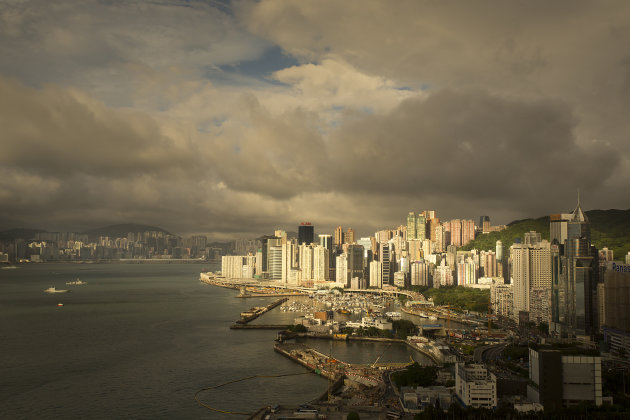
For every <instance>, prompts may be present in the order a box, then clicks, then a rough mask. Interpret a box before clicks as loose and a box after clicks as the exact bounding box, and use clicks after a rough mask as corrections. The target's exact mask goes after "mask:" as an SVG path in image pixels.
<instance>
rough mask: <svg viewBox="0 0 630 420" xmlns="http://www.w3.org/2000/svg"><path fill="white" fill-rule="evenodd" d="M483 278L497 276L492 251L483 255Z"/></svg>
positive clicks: (495, 259) (494, 256)
mask: <svg viewBox="0 0 630 420" xmlns="http://www.w3.org/2000/svg"><path fill="white" fill-rule="evenodd" d="M481 265H482V267H483V276H484V277H496V276H497V257H496V254H495V253H494V252H492V251H486V252H485V253H483V263H482V264H481Z"/></svg>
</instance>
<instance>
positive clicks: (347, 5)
mask: <svg viewBox="0 0 630 420" xmlns="http://www.w3.org/2000/svg"><path fill="white" fill-rule="evenodd" d="M629 146H630V2H628V1H624V0H622V1H601V2H594V1H578V0H568V1H551V2H550V1H548V0H546V1H528V2H508V1H500V0H496V1H474V2H472V1H464V0H462V1H417V0H410V1H395V2H390V1H381V0H378V1H368V0H357V1H349V0H344V1H338V0H334V1H303V0H294V1H276V0H261V1H232V2H229V1H211V0H208V1H192V0H191V1H177V0H170V1H169V0H154V1H117V0H108V1H105V0H103V1H96V0H75V1H72V0H55V1H50V0H33V1H28V0H24V1H23V0H0V229H9V228H13V227H37V228H43V229H47V230H83V229H89V228H94V227H98V226H102V225H107V224H115V223H130V222H135V223H147V224H153V225H157V226H160V227H163V228H165V229H167V230H169V231H171V232H173V233H177V234H180V235H189V234H192V233H206V234H208V235H209V236H211V237H212V238H214V239H228V238H236V237H253V236H257V235H260V234H264V233H270V232H272V231H273V229H274V228H283V229H287V230H297V225H298V224H299V222H301V221H310V222H312V223H313V224H314V225H315V230H316V233H330V231H332V228H333V227H334V226H336V225H343V226H344V227H347V226H351V227H353V228H354V229H355V230H356V231H357V233H358V234H359V235H363V236H364V235H367V234H371V233H373V232H374V231H375V230H377V229H382V228H388V227H395V226H397V225H400V224H402V223H404V222H405V218H406V214H407V213H408V212H409V211H416V212H419V211H422V210H435V211H436V212H437V215H438V217H440V218H441V219H443V220H448V219H450V218H474V219H475V220H477V221H478V220H479V216H480V215H489V216H490V217H491V220H492V221H493V223H495V224H500V223H507V222H509V221H511V220H514V219H519V218H525V217H539V216H543V215H547V214H549V213H556V212H566V211H569V210H571V209H572V208H573V207H574V206H575V201H576V190H577V189H578V188H579V189H580V191H581V201H582V207H583V208H584V209H585V210H589V209H608V208H623V209H627V208H628V207H630V204H629V203H630V199H629V198H628V197H630V195H629V193H628V191H630V161H629V159H630V147H629Z"/></svg>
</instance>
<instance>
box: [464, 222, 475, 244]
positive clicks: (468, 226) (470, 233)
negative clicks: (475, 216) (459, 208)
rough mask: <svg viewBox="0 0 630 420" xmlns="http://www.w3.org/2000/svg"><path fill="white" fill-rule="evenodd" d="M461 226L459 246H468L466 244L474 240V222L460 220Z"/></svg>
mask: <svg viewBox="0 0 630 420" xmlns="http://www.w3.org/2000/svg"><path fill="white" fill-rule="evenodd" d="M461 223H462V226H461V235H462V242H461V245H462V246H464V245H468V242H470V241H472V240H473V239H475V222H474V220H462V222H461Z"/></svg>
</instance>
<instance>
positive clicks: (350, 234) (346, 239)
mask: <svg viewBox="0 0 630 420" xmlns="http://www.w3.org/2000/svg"><path fill="white" fill-rule="evenodd" d="M343 243H344V244H353V243H354V229H352V228H348V230H347V231H345V232H344V234H343Z"/></svg>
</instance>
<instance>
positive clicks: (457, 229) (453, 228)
mask: <svg viewBox="0 0 630 420" xmlns="http://www.w3.org/2000/svg"><path fill="white" fill-rule="evenodd" d="M450 232H451V244H453V245H455V246H462V221H461V220H459V219H453V220H451V221H450Z"/></svg>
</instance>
